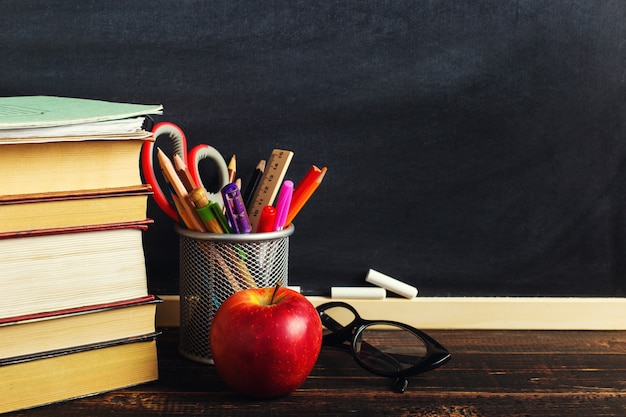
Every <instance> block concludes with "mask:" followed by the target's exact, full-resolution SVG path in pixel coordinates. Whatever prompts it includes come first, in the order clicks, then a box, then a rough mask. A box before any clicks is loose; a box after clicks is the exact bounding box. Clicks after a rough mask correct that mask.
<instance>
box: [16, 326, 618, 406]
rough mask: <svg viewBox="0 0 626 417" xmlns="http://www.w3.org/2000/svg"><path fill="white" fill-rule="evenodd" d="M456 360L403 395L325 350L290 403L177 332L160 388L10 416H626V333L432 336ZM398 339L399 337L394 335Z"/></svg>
mask: <svg viewBox="0 0 626 417" xmlns="http://www.w3.org/2000/svg"><path fill="white" fill-rule="evenodd" d="M428 333H429V334H430V335H431V336H433V337H434V338H436V339H437V340H438V341H440V342H441V343H442V344H443V345H444V346H446V347H447V348H448V349H449V350H450V352H451V353H452V360H451V361H450V362H449V363H448V364H446V365H445V366H443V367H441V368H439V369H437V370H435V371H432V372H429V373H425V374H423V375H419V376H416V377H412V378H410V383H409V387H408V389H407V392H406V393H405V394H397V393H395V392H392V391H391V390H390V389H389V388H390V384H391V381H390V380H389V379H386V378H381V377H377V376H372V375H370V374H369V373H368V372H366V371H364V370H363V369H361V368H360V367H359V366H358V365H357V364H356V363H355V362H354V361H353V360H352V359H351V357H350V355H349V354H347V353H346V352H343V351H339V350H335V349H328V348H324V349H323V351H322V353H321V355H320V358H319V360H318V363H317V365H316V366H315V368H314V369H313V372H312V373H311V375H310V377H309V378H308V379H307V381H306V382H305V383H304V385H303V386H302V387H301V388H300V389H299V390H297V391H296V392H294V393H293V394H291V395H290V396H288V397H284V398H280V399H276V400H265V401H260V400H254V399H248V398H245V397H242V396H240V395H238V394H235V393H233V392H232V391H230V390H229V389H228V387H227V386H226V385H225V384H224V383H223V382H222V381H221V379H220V377H219V375H217V372H216V370H215V369H214V368H213V367H211V366H208V365H204V364H199V363H196V362H192V361H189V360H187V359H185V358H183V357H182V356H180V355H179V354H178V352H177V343H178V330H177V329H166V330H165V331H164V333H163V335H162V336H160V337H159V339H158V344H159V360H160V379H159V381H158V382H155V383H150V384H145V385H140V386H137V387H133V388H129V389H125V390H119V391H115V392H111V393H107V394H102V395H98V396H93V397H88V398H83V399H78V400H75V401H70V402H66V403H61V404H53V405H50V406H46V407H41V408H37V409H33V410H28V411H21V412H16V413H12V414H8V416H11V417H15V416H48V415H64V416H69V417H74V416H81V417H82V416H96V417H98V416H105V415H116V416H145V415H159V416H195V415H220V416H255V417H258V416H260V415H285V416H291V415H293V416H303V415H315V416H320V417H325V416H337V415H344V414H356V415H391V416H428V417H432V416H450V417H452V416H454V417H462V416H513V417H516V416H520V417H521V416H548V417H549V416H569V415H572V416H573V415H585V416H618V415H624V413H625V412H626V377H625V376H626V332H625V331H594V332H588V331H474V330H432V331H428ZM391 337H393V335H391Z"/></svg>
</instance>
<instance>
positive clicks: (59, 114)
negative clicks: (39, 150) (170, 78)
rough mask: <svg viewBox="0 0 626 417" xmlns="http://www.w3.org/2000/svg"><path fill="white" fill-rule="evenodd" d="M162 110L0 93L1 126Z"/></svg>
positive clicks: (33, 125)
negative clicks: (0, 94) (1, 94)
mask: <svg viewBox="0 0 626 417" xmlns="http://www.w3.org/2000/svg"><path fill="white" fill-rule="evenodd" d="M162 113H163V106H162V105H160V104H159V105H144V104H131V103H114V102H110V101H102V100H89V99H81V98H68V97H54V96H19V97H0V130H7V129H27V128H47V127H54V126H67V125H75V124H84V123H94V122H102V121H112V120H120V119H127V118H132V117H138V116H145V115H149V114H162Z"/></svg>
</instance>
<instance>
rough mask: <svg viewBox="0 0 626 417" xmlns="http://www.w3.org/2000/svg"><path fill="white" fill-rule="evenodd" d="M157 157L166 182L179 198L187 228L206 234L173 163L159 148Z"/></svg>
mask: <svg viewBox="0 0 626 417" xmlns="http://www.w3.org/2000/svg"><path fill="white" fill-rule="evenodd" d="M157 157H158V159H159V164H160V165H161V170H162V171H163V176H164V177H165V180H166V181H167V182H168V183H169V184H170V185H171V186H172V188H173V189H174V193H176V196H178V199H179V200H180V204H181V206H182V211H183V212H184V215H183V214H182V213H181V217H182V218H183V219H184V221H185V222H187V221H188V222H189V223H188V224H186V226H187V227H188V228H190V229H192V230H196V231H199V232H206V229H205V227H204V225H203V224H202V222H201V221H200V218H199V217H198V214H197V213H196V210H195V209H194V208H193V206H192V204H191V201H190V200H189V193H187V190H186V189H185V186H184V185H183V183H182V181H181V180H180V178H179V177H178V174H176V170H175V169H174V166H173V165H172V161H170V159H169V158H168V157H167V155H165V153H164V152H163V151H162V150H161V149H160V148H157Z"/></svg>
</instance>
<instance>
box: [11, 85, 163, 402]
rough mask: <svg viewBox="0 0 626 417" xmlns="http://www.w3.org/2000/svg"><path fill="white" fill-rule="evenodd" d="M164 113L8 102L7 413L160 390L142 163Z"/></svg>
mask: <svg viewBox="0 0 626 417" xmlns="http://www.w3.org/2000/svg"><path fill="white" fill-rule="evenodd" d="M161 112H162V107H161V106H160V105H153V106H152V105H137V104H127V103H111V102H104V101H97V100H86V99H73V98H62V97H46V96H35V97H4V98H0V178H2V181H0V293H2V294H3V302H2V303H0V392H2V395H1V396H0V413H3V412H8V411H13V410H18V409H23V408H30V407H35V406H40V405H44V404H48V403H53V402H57V401H63V400H67V399H71V398H76V397H82V396H86V395H92V394H97V393H101V392H105V391H110V390H113V389H118V388H122V387H127V386H132V385H136V384H140V383H143V382H148V381H153V380H156V379H157V378H158V366H157V355H156V341H155V337H156V329H155V313H156V304H157V302H158V299H156V298H155V297H154V296H152V295H150V294H149V293H148V283H147V276H146V266H145V258H144V253H143V245H142V234H143V231H144V230H145V229H146V228H147V227H148V224H149V223H150V222H151V220H149V219H147V218H146V208H147V199H148V196H149V195H150V193H151V190H150V187H149V186H147V185H144V184H142V180H141V173H140V169H139V155H140V152H141V146H142V145H143V144H144V143H145V141H150V140H154V139H153V137H152V135H151V133H150V132H148V131H146V130H144V128H143V124H144V121H145V118H146V116H148V115H150V114H161Z"/></svg>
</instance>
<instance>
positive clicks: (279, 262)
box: [176, 224, 295, 363]
mask: <svg viewBox="0 0 626 417" xmlns="http://www.w3.org/2000/svg"><path fill="white" fill-rule="evenodd" d="M294 230H295V228H294V226H293V224H292V225H290V226H289V227H288V228H286V229H285V230H281V231H277V232H270V233H250V234H214V233H202V232H194V231H191V230H187V229H182V228H180V227H177V228H176V232H177V233H178V235H179V236H180V270H179V285H180V341H179V346H178V350H179V352H180V353H181V355H183V356H184V357H186V358H188V359H192V360H195V361H198V362H203V363H213V360H212V359H211V348H210V346H209V333H210V331H211V322H212V321H213V316H214V315H215V312H216V311H217V309H218V307H219V306H220V305H221V304H222V303H223V302H224V301H225V300H226V299H227V298H228V297H229V296H230V295H232V294H234V293H235V292H236V291H239V290H243V289H246V288H254V287H272V286H274V285H276V284H277V283H281V284H282V285H284V286H286V285H288V282H287V275H288V260H289V236H291V235H292V234H293V232H294Z"/></svg>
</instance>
